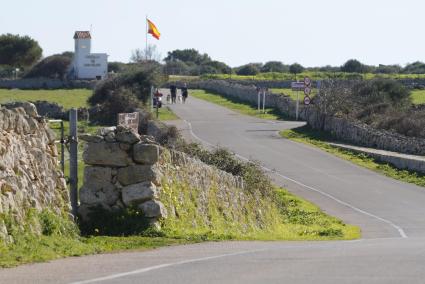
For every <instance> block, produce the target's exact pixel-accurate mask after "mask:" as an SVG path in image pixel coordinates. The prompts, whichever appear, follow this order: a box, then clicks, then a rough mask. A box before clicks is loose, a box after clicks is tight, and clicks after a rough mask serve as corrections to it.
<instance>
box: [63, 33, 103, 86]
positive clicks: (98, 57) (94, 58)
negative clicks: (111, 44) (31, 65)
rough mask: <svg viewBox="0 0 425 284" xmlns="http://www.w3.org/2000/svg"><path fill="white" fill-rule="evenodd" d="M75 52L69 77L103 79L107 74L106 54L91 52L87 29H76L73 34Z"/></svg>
mask: <svg viewBox="0 0 425 284" xmlns="http://www.w3.org/2000/svg"><path fill="white" fill-rule="evenodd" d="M74 40H75V53H74V60H73V63H72V70H71V77H73V78H75V79H97V80H100V79H104V78H105V77H106V76H107V74H108V55H107V54H106V53H91V35H90V32H89V31H76V32H75V34H74Z"/></svg>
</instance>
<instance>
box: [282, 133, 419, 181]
mask: <svg viewBox="0 0 425 284" xmlns="http://www.w3.org/2000/svg"><path fill="white" fill-rule="evenodd" d="M280 135H281V136H282V137H284V138H288V139H291V140H293V141H296V142H300V143H304V144H308V145H313V146H315V147H318V148H320V149H322V150H324V151H326V152H328V153H331V154H333V155H335V156H337V157H340V158H342V159H345V160H348V161H350V162H353V163H354V164H356V165H359V166H362V167H365V168H367V169H370V170H373V171H375V172H378V173H380V174H383V175H386V176H388V177H391V178H394V179H397V180H400V181H404V182H408V183H413V184H416V185H418V186H423V187H425V175H424V174H421V173H418V172H414V171H408V170H400V169H397V168H395V167H394V166H391V165H390V164H387V163H381V162H377V161H376V160H374V159H373V158H371V157H368V156H367V155H365V154H359V153H354V152H351V151H348V150H342V149H339V148H337V147H334V146H331V145H329V144H328V143H326V142H334V141H333V140H332V137H330V135H329V134H327V133H325V132H323V131H318V130H314V129H312V128H311V127H309V126H303V127H300V128H295V129H289V130H283V131H281V132H280Z"/></svg>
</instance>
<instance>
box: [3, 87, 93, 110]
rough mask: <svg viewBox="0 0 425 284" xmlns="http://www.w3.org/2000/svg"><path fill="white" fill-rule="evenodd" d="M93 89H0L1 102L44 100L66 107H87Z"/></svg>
mask: <svg viewBox="0 0 425 284" xmlns="http://www.w3.org/2000/svg"><path fill="white" fill-rule="evenodd" d="M91 94H92V90H87V89H73V90H5V89H0V104H2V103H7V102H14V101H38V100H44V101H49V102H55V103H58V104H60V105H62V106H63V107H64V108H65V109H70V108H73V107H75V108H79V107H87V99H88V98H89V97H90V95H91Z"/></svg>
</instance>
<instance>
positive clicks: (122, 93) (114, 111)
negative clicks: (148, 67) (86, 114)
mask: <svg viewBox="0 0 425 284" xmlns="http://www.w3.org/2000/svg"><path fill="white" fill-rule="evenodd" d="M106 94H107V95H106V96H105V97H104V101H103V102H102V103H100V104H99V105H98V110H97V111H96V112H93V113H91V114H90V120H91V121H92V122H96V123H99V124H102V125H115V124H116V123H117V117H118V114H119V113H123V112H134V111H136V110H137V109H138V108H140V107H142V102H141V101H140V100H138V99H137V98H136V96H134V94H133V93H132V92H131V90H129V89H125V88H119V89H116V90H110V91H108V93H106Z"/></svg>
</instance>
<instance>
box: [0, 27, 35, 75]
mask: <svg viewBox="0 0 425 284" xmlns="http://www.w3.org/2000/svg"><path fill="white" fill-rule="evenodd" d="M42 52H43V50H42V49H41V47H40V46H39V45H38V42H37V41H35V40H33V39H32V38H30V37H28V36H19V35H12V34H5V35H0V65H2V64H4V65H10V66H14V67H20V68H23V67H27V66H31V65H32V64H34V63H35V62H37V61H38V60H39V59H40V58H41V55H42Z"/></svg>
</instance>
